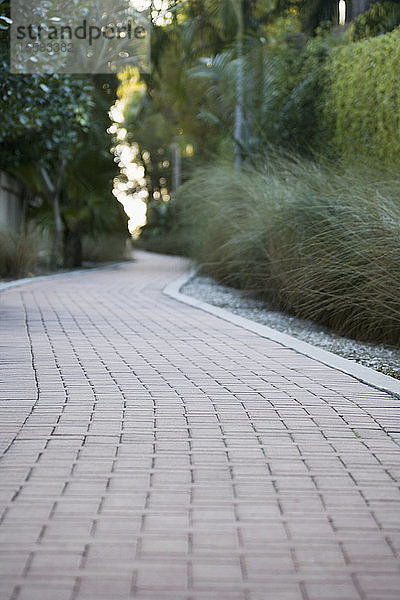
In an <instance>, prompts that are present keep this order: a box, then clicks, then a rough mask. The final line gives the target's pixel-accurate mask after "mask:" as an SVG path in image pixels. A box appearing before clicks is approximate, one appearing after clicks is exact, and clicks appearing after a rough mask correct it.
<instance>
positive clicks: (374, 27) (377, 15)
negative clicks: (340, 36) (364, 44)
mask: <svg viewBox="0 0 400 600" xmlns="http://www.w3.org/2000/svg"><path fill="white" fill-rule="evenodd" d="M398 25H400V6H399V5H398V4H397V3H396V2H377V3H376V4H373V5H372V6H371V8H370V9H369V10H367V11H366V12H364V13H362V14H361V15H358V17H356V18H355V19H354V21H353V23H352V24H351V26H350V29H349V34H350V37H351V38H352V39H353V40H363V39H367V38H370V37H374V36H376V35H382V34H384V33H388V32H390V31H393V29H394V28H395V27H397V26H398Z"/></svg>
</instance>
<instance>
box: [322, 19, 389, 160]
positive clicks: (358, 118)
mask: <svg viewBox="0 0 400 600" xmlns="http://www.w3.org/2000/svg"><path fill="white" fill-rule="evenodd" d="M399 61H400V31H399V30H396V31H394V32H393V33H388V34H386V35H383V36H379V37H377V38H371V39H368V40H365V41H361V42H355V43H353V44H349V45H347V46H344V47H342V48H337V49H335V50H333V52H332V55H331V58H330V60H329V61H328V62H327V67H326V69H327V71H326V72H327V75H328V78H329V84H328V86H327V89H326V96H325V101H324V103H325V108H324V114H325V119H326V120H327V121H328V122H330V123H331V126H332V129H333V130H334V131H335V136H334V142H335V145H336V146H337V148H338V150H339V152H340V153H341V155H342V156H343V157H344V158H345V159H347V160H353V159H354V157H358V156H359V155H360V154H363V155H365V156H367V157H370V158H373V159H375V160H378V161H380V162H381V163H383V164H385V165H387V166H391V165H394V166H396V165H397V166H398V164H399V162H400V83H399V76H398V65H399Z"/></svg>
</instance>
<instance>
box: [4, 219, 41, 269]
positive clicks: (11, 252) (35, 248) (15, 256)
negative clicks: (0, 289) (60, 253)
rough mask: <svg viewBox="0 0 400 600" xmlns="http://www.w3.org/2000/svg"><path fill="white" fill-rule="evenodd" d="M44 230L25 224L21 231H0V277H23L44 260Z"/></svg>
mask: <svg viewBox="0 0 400 600" xmlns="http://www.w3.org/2000/svg"><path fill="white" fill-rule="evenodd" d="M47 244H48V238H47V234H46V232H45V231H44V230H43V229H41V228H39V227H37V226H34V225H31V224H29V225H27V226H26V227H25V228H24V229H23V230H22V231H21V232H19V233H16V232H13V231H8V230H3V231H0V277H4V278H12V277H24V276H26V275H29V274H33V273H34V272H35V271H36V270H37V269H38V268H39V267H40V266H41V264H42V266H43V262H44V261H45V256H46V251H45V249H44V246H46V245H47Z"/></svg>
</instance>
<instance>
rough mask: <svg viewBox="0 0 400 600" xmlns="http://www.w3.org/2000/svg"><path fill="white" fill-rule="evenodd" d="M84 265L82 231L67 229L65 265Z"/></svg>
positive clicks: (66, 266) (67, 266) (71, 266)
mask: <svg viewBox="0 0 400 600" xmlns="http://www.w3.org/2000/svg"><path fill="white" fill-rule="evenodd" d="M81 265H82V233H81V231H80V229H66V230H65V235H64V267H65V268H66V269H73V268H74V267H80V266H81Z"/></svg>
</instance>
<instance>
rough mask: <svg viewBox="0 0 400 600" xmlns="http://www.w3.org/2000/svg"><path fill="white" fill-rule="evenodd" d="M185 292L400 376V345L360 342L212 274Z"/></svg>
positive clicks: (196, 279) (188, 285)
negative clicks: (283, 310)
mask: <svg viewBox="0 0 400 600" xmlns="http://www.w3.org/2000/svg"><path fill="white" fill-rule="evenodd" d="M181 293H182V294H185V295H187V296H191V297H194V298H197V299H199V300H202V301H203V302H206V303H208V304H211V305H212V306H216V307H219V308H223V309H225V310H228V311H230V312H231V313H233V314H235V315H239V316H241V317H244V318H246V319H250V320H251V321H255V322H256V323H260V324H262V325H266V326H268V327H271V328H272V329H275V330H277V331H280V332H282V333H285V334H287V335H290V336H292V337H295V338H297V339H299V340H302V341H304V342H307V343H308V344H312V345H313V346H316V347H318V348H322V349H323V350H326V351H328V352H332V353H334V354H337V355H338V356H341V357H343V358H346V359H349V360H352V361H355V362H356V363H358V364H361V365H364V366H366V367H369V368H371V369H374V370H375V371H377V372H380V373H384V374H386V375H392V376H393V375H394V377H397V378H400V348H399V347H395V346H388V345H385V344H372V343H365V342H358V341H355V340H352V339H349V338H345V337H342V336H339V335H337V334H335V333H332V332H331V331H330V330H329V329H328V328H326V327H322V326H320V325H317V324H315V323H314V322H312V321H309V320H304V319H298V318H297V317H292V316H290V315H287V314H284V313H281V312H277V311H274V310H272V309H271V307H270V306H269V305H268V304H267V303H266V302H264V301H261V300H258V299H255V298H254V297H252V296H251V295H249V294H246V293H245V292H242V291H240V290H237V289H234V288H231V287H228V286H225V285H220V284H218V283H216V282H215V281H214V280H213V279H211V278H210V277H202V276H198V275H196V274H195V275H194V276H192V277H191V279H190V280H189V281H188V282H187V283H186V284H185V285H184V286H183V287H182V288H181ZM394 377H393V378H394Z"/></svg>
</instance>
